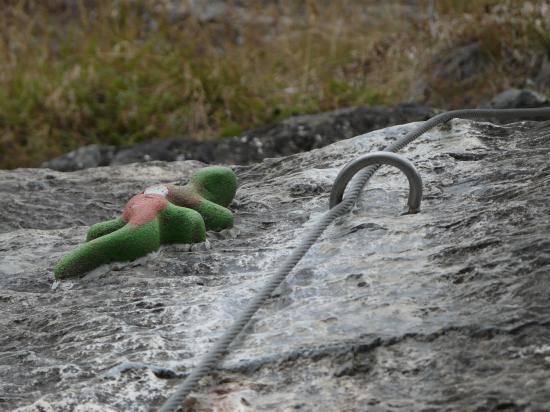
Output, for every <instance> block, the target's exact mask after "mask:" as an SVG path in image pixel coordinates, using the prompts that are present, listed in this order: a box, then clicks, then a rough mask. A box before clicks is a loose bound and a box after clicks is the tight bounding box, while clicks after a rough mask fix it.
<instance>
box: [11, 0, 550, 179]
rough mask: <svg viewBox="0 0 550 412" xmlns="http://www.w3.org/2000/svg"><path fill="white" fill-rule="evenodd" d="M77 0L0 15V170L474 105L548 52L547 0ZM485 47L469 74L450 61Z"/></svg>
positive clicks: (16, 4) (26, 5) (32, 4)
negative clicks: (334, 119) (80, 153)
mask: <svg viewBox="0 0 550 412" xmlns="http://www.w3.org/2000/svg"><path fill="white" fill-rule="evenodd" d="M74 3H75V4H77V5H78V6H79V7H75V8H67V7H64V4H65V1H63V0H56V1H48V2H38V1H28V0H26V1H23V0H20V1H18V0H11V1H9V2H5V5H4V7H3V10H2V12H1V13H0V167H1V168H12V167H17V166H36V165H39V164H40V162H42V161H43V160H46V159H48V158H51V157H53V156H56V155H59V154H61V153H63V152H66V151H68V150H71V149H74V148H75V147H78V146H81V145H84V144H90V143H107V144H129V143H134V142H138V141H142V140H145V139H151V138H162V137H168V136H170V137H173V136H189V137H194V138H198V139H200V138H204V137H215V136H229V135H234V134H238V133H240V132H242V131H244V130H247V129H250V128H254V127H257V126H260V125H264V124H266V123H270V122H274V121H277V120H279V119H281V118H284V117H288V116H291V115H295V114H303V113H313V112H319V111H324V110H332V109H336V108H340V107H345V106H353V105H372V104H393V103H396V102H400V101H406V100H411V99H415V100H419V101H421V102H423V103H427V104H431V105H436V106H439V107H458V106H463V105H466V106H471V105H475V104H477V103H478V102H480V101H482V100H484V99H487V98H488V97H490V96H492V95H494V94H495V93H497V92H499V91H501V90H503V89H505V88H507V87H511V86H525V85H527V86H528V85H529V81H530V80H529V79H532V78H533V76H534V74H535V73H536V71H537V70H538V67H539V66H540V63H541V59H542V58H543V56H544V55H545V54H550V36H549V34H548V33H549V29H550V10H548V7H547V6H546V8H545V6H544V4H545V3H546V2H544V1H530V2H527V1H525V2H523V1H513V0H505V1H486V0H483V1H479V0H477V1H458V0H456V1H453V0H437V1H435V2H434V3H433V4H435V7H434V10H433V13H432V14H431V15H430V14H429V13H427V11H428V10H429V2H427V1H425V2H421V3H420V6H419V8H418V11H419V13H418V12H417V13H411V12H410V8H409V7H407V6H406V5H404V4H402V3H401V2H397V1H396V2H378V1H366V0H365V1H347V2H315V1H313V0H310V1H303V2H294V1H292V2H291V1H288V2H282V3H281V2H279V3H278V4H273V3H269V4H268V5H267V6H266V5H261V4H260V2H248V3H249V4H248V7H247V8H246V13H245V17H243V15H242V13H241V11H240V10H239V9H238V8H237V7H235V8H233V9H230V10H229V11H228V12H227V13H225V14H224V15H223V18H221V19H218V21H215V22H208V23H205V22H203V21H200V20H199V19H197V18H195V17H193V16H186V17H185V16H183V17H182V16H179V17H178V18H177V19H176V18H174V16H173V13H171V12H170V10H168V9H167V8H166V7H163V4H166V3H167V1H166V0H164V1H160V0H155V1H136V0H132V1H130V0H126V1H120V2H118V4H119V6H117V7H115V6H114V3H115V2H107V1H91V0H88V1H86V0H80V1H77V2H74ZM264 3H265V2H264ZM45 4H47V5H45ZM381 4H384V5H383V6H382V5H381ZM476 42H477V43H478V44H479V47H478V49H477V51H476V55H475V59H474V62H475V64H474V69H473V70H470V72H468V73H466V74H465V73H463V70H462V69H460V68H459V69H452V66H449V65H448V64H445V58H446V56H447V57H448V56H452V53H453V50H454V49H455V48H456V47H457V46H460V45H467V44H472V43H476ZM436 69H437V70H436Z"/></svg>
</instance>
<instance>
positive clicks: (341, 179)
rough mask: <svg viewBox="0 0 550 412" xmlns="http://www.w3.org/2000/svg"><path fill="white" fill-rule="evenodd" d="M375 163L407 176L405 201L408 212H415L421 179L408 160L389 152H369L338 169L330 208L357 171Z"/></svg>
mask: <svg viewBox="0 0 550 412" xmlns="http://www.w3.org/2000/svg"><path fill="white" fill-rule="evenodd" d="M377 164H386V165H391V166H395V167H397V168H398V169H399V170H401V171H402V172H403V173H404V174H405V176H407V179H408V180H409V200H408V202H407V204H408V206H409V213H417V212H418V210H419V209H420V201H421V199H422V179H421V178H420V175H419V174H418V171H417V170H416V168H415V167H414V165H413V164H412V163H411V162H410V161H409V160H407V159H405V158H404V157H402V156H399V155H396V154H395V153H391V152H374V153H369V154H367V155H365V156H361V157H359V158H358V159H355V160H353V161H351V162H349V163H348V164H347V165H345V166H344V168H343V169H342V170H340V173H338V176H336V180H335V181H334V185H333V186H332V190H331V192H330V202H329V208H330V209H332V208H333V207H334V206H336V205H337V204H338V203H340V202H341V201H342V198H343V197H344V191H345V190H346V187H347V185H348V183H349V182H350V180H351V179H352V178H353V176H355V174H356V173H357V172H359V171H360V170H361V169H363V168H365V167H367V166H373V165H377Z"/></svg>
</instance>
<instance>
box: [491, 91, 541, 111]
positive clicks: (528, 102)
mask: <svg viewBox="0 0 550 412" xmlns="http://www.w3.org/2000/svg"><path fill="white" fill-rule="evenodd" d="M548 105H550V98H549V97H547V96H545V95H543V94H542V93H538V92H535V91H532V90H527V89H508V90H505V91H503V92H502V93H499V94H497V95H496V96H495V97H494V98H493V100H491V102H489V104H487V105H485V107H493V108H495V109H517V108H522V107H525V108H529V107H543V106H548Z"/></svg>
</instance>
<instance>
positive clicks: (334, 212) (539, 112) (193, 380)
mask: <svg viewBox="0 0 550 412" xmlns="http://www.w3.org/2000/svg"><path fill="white" fill-rule="evenodd" d="M539 117H546V118H550V107H541V108H533V109H464V110H452V111H449V112H444V113H441V114H438V115H436V116H434V117H432V118H431V119H429V120H427V121H425V122H424V123H422V124H421V125H420V126H418V127H417V128H416V129H414V130H413V131H411V132H410V133H407V134H406V135H405V136H404V137H402V138H401V139H399V140H397V141H396V142H395V143H393V144H391V145H389V146H388V147H386V148H385V149H384V151H385V152H397V151H398V150H401V149H402V148H403V147H405V146H406V145H408V144H409V143H411V142H412V141H413V140H415V139H417V138H418V137H419V136H421V135H422V134H424V133H426V132H427V131H428V130H430V129H432V128H433V127H435V126H437V125H438V124H441V123H445V122H447V121H449V120H451V119H453V118H463V119H478V118H497V119H504V120H510V119H518V118H539ZM379 167H380V166H379V165H376V166H369V167H367V168H366V169H364V170H362V171H361V172H360V173H359V174H358V175H357V177H356V178H355V179H354V181H352V182H351V186H350V188H349V189H348V193H347V195H346V196H345V197H344V199H343V200H342V202H340V203H339V204H337V205H336V206H334V207H333V208H331V209H329V210H328V211H327V212H326V213H325V214H324V215H323V216H321V218H320V220H319V221H318V222H317V223H316V224H315V225H314V226H313V227H312V228H311V230H310V231H309V232H308V233H307V234H306V235H305V237H304V239H303V240H302V241H301V242H300V244H299V245H298V246H297V247H296V248H295V249H294V251H293V252H292V253H291V254H290V256H289V257H288V258H287V259H286V260H285V262H284V263H283V265H282V266H281V267H280V268H279V270H277V272H275V274H274V275H272V277H271V278H270V279H269V280H268V281H267V283H266V285H265V286H264V287H263V288H262V289H261V290H260V291H259V292H258V293H257V294H256V296H254V298H252V301H251V302H250V304H249V305H248V307H247V308H246V309H245V310H244V311H243V312H242V313H241V314H240V316H239V317H238V318H237V320H236V321H235V322H234V323H233V324H232V325H231V326H230V327H229V328H228V329H227V330H226V331H225V332H224V334H223V335H222V336H221V337H220V338H219V339H218V340H217V341H216V343H215V344H214V346H213V347H212V348H211V349H210V351H208V352H207V353H206V355H205V356H204V357H203V358H202V359H201V361H200V362H199V364H198V365H197V366H196V367H195V368H194V369H193V370H192V371H191V373H190V374H189V375H188V376H187V378H186V379H185V380H184V381H183V382H182V383H181V384H180V386H179V387H178V388H177V389H176V391H175V392H174V393H173V394H172V396H170V398H168V399H167V400H166V402H165V403H164V404H163V405H162V407H161V408H160V412H174V411H176V410H177V408H178V407H179V406H180V405H181V403H182V402H183V400H184V399H185V398H187V396H188V395H189V393H191V391H193V390H194V389H195V387H196V385H197V384H198V382H199V381H200V380H201V379H202V378H203V377H205V376H206V375H208V373H209V372H210V371H211V370H212V369H214V367H215V366H216V364H217V363H218V362H219V361H220V360H221V359H222V358H223V356H224V355H225V353H226V352H227V350H228V348H229V346H230V345H231V343H232V342H233V341H234V340H235V338H236V337H237V335H239V334H240V333H241V332H242V331H243V330H244V329H245V327H246V325H247V324H248V322H249V321H250V319H252V317H253V316H254V314H255V313H256V312H257V310H258V309H259V308H260V307H261V306H262V305H263V303H264V302H265V301H266V300H267V299H268V298H269V297H270V296H271V294H272V293H273V292H274V291H275V289H277V287H278V286H279V285H280V284H281V282H282V281H283V280H284V279H285V278H286V277H287V276H288V274H289V273H290V272H291V271H292V269H293V268H294V267H295V266H296V264H298V262H299V261H300V260H301V259H302V257H303V256H304V255H305V254H306V253H307V251H308V250H309V249H310V248H311V246H312V245H313V244H314V243H315V242H316V241H317V239H318V238H319V236H321V234H322V233H323V232H324V230H325V229H326V228H327V227H328V226H329V225H330V224H331V223H332V222H333V221H334V220H335V219H336V218H338V217H340V216H343V215H345V214H346V213H348V212H349V211H350V210H351V209H352V207H353V205H354V204H355V202H356V201H357V199H358V198H359V196H360V194H361V191H362V190H363V187H364V186H365V185H366V184H367V182H368V181H369V179H370V178H371V177H372V175H373V174H374V172H375V171H376V170H378V168H379Z"/></svg>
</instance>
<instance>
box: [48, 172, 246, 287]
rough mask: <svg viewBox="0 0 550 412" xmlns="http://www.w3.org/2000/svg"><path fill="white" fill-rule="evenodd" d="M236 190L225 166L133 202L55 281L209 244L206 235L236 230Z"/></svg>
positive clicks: (102, 226)
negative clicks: (169, 247) (165, 249)
mask: <svg viewBox="0 0 550 412" xmlns="http://www.w3.org/2000/svg"><path fill="white" fill-rule="evenodd" d="M236 190H237V177H236V176H235V173H233V171H232V170H231V169H229V168H227V167H220V166H213V167H206V168H204V169H201V170H199V171H198V172H197V173H196V174H195V175H194V176H193V177H191V179H190V181H189V183H188V184H187V185H185V186H177V185H156V186H152V187H149V188H147V189H145V190H144V191H143V192H142V193H140V194H138V195H136V196H134V197H132V198H131V199H130V201H129V202H128V203H127V204H126V206H125V208H124V212H123V214H122V217H118V218H116V219H113V220H108V221H105V222H100V223H97V224H95V225H93V226H92V227H91V228H90V229H89V230H88V233H87V235H86V243H85V244H83V245H81V246H79V247H78V248H76V249H74V250H73V251H71V252H69V253H68V254H67V255H65V256H64V257H63V258H62V259H61V260H60V261H59V262H58V263H57V265H56V266H55V269H54V274H55V277H56V279H63V278H68V277H75V276H82V275H84V274H85V273H86V272H89V271H90V270H92V269H95V268H96V267H98V266H100V265H103V264H106V263H112V262H126V261H130V260H134V259H137V258H139V257H141V256H145V255H146V254H148V253H151V252H154V251H155V250H157V249H158V248H159V246H160V245H161V244H170V243H198V242H203V241H204V240H205V239H206V230H215V231H220V230H222V229H226V228H229V227H231V226H233V214H232V213H231V211H230V210H229V209H227V206H229V204H230V203H231V201H232V200H233V197H234V196H235V192H236Z"/></svg>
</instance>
